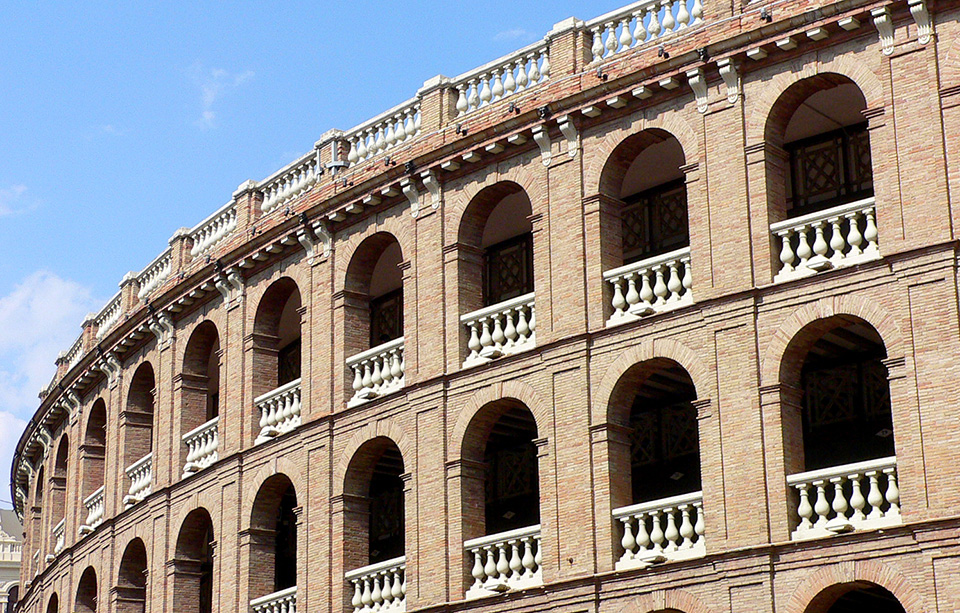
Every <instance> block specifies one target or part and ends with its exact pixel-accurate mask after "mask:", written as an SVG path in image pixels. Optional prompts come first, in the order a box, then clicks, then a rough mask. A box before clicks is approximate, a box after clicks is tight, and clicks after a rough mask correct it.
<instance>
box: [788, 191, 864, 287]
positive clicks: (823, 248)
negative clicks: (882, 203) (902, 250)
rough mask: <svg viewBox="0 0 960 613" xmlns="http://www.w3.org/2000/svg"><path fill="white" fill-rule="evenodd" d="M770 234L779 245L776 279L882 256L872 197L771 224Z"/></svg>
mask: <svg viewBox="0 0 960 613" xmlns="http://www.w3.org/2000/svg"><path fill="white" fill-rule="evenodd" d="M770 233H771V234H772V235H773V236H774V237H775V239H776V241H777V244H779V246H780V262H781V268H780V271H779V272H778V273H777V274H776V276H775V277H774V281H777V282H779V281H787V280H790V279H797V278H802V277H807V276H810V275H814V274H816V273H817V272H820V271H824V270H830V269H833V268H839V267H841V266H853V265H854V264H860V263H862V262H867V261H870V260H876V259H877V258H879V257H880V248H879V246H878V244H877V237H878V232H877V218H876V204H875V202H874V199H873V198H872V197H870V198H865V199H863V200H858V201H856V202H851V203H849V204H843V205H840V206H835V207H833V208H830V209H827V210H825V211H817V212H816V213H810V214H809V215H804V216H802V217H795V218H793V219H788V220H786V221H781V222H778V223H775V224H771V225H770Z"/></svg>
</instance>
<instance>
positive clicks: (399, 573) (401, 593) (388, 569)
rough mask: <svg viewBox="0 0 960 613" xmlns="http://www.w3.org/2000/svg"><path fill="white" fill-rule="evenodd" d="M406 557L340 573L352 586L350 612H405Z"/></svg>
mask: <svg viewBox="0 0 960 613" xmlns="http://www.w3.org/2000/svg"><path fill="white" fill-rule="evenodd" d="M406 569H407V558H406V556H400V557H399V558H393V559H390V560H384V561H383V562H379V563H377V564H371V565H369V566H364V567H363V568H358V569H356V570H352V571H350V572H348V573H345V574H344V578H345V579H346V580H347V581H349V582H350V583H352V584H353V600H352V601H351V604H353V611H354V613H374V612H375V611H377V612H387V611H389V612H391V613H404V612H405V611H406V610H407V596H406V595H407V578H406Z"/></svg>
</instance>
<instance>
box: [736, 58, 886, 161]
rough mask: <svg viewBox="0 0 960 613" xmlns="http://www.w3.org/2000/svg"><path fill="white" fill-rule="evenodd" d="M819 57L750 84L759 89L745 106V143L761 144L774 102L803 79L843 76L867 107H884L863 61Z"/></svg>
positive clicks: (878, 84)
mask: <svg viewBox="0 0 960 613" xmlns="http://www.w3.org/2000/svg"><path fill="white" fill-rule="evenodd" d="M821 60H822V58H820V57H811V58H809V59H808V60H807V61H806V62H805V63H804V64H803V66H802V67H799V68H798V69H796V70H792V71H784V72H780V73H778V74H777V75H776V76H775V77H773V78H772V79H770V80H769V81H768V82H766V83H756V82H755V83H752V84H750V87H751V88H752V87H757V88H759V89H760V91H759V93H758V94H757V95H756V96H751V97H750V98H748V100H750V99H753V100H755V102H753V104H749V103H748V104H749V107H750V108H748V109H747V112H746V117H747V130H746V132H747V140H746V142H747V144H753V143H759V142H763V141H764V140H765V139H766V129H767V122H768V120H769V119H770V115H771V113H772V112H773V110H774V107H775V105H776V104H777V101H779V100H780V97H781V96H782V95H783V94H784V93H785V92H786V91H787V89H789V88H790V86H792V85H794V84H795V83H798V82H800V81H802V80H804V79H808V78H810V77H814V76H817V75H824V74H828V73H833V74H838V75H841V76H844V77H847V78H848V79H850V80H851V81H853V83H854V84H856V86H857V87H859V88H860V91H861V93H863V97H864V99H865V100H866V103H867V108H868V109H871V108H878V107H882V106H884V99H885V95H884V89H883V83H882V81H881V80H880V77H879V76H878V75H877V74H876V73H875V72H874V71H873V70H871V69H870V68H869V67H867V65H866V63H865V62H863V61H858V60H856V59H853V58H851V57H849V56H847V55H841V56H837V57H835V58H832V59H828V60H826V61H821Z"/></svg>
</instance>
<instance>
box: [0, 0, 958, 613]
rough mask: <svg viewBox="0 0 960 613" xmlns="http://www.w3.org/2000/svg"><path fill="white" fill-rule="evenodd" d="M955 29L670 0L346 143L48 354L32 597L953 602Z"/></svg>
mask: <svg viewBox="0 0 960 613" xmlns="http://www.w3.org/2000/svg"><path fill="white" fill-rule="evenodd" d="M934 8H935V9H936V10H934ZM958 40H960V7H955V6H953V3H951V2H945V3H937V5H936V7H930V6H928V5H927V3H925V2H924V0H910V2H909V4H906V3H902V2H894V3H888V4H879V5H877V4H865V3H859V2H853V3H833V4H831V3H821V4H819V5H810V4H809V3H800V2H781V3H776V4H773V5H760V4H757V3H749V4H745V5H743V6H730V5H724V4H723V3H712V2H711V0H704V1H703V2H702V3H701V1H700V0H672V1H671V0H663V2H647V1H645V0H644V1H641V2H638V3H635V4H632V5H630V6H628V7H625V8H624V9H620V10H618V11H614V12H612V13H610V14H608V15H604V16H602V17H599V18H597V19H594V20H592V21H589V22H582V21H580V20H577V19H569V20H566V21H563V22H560V23H558V24H557V25H556V26H555V27H554V29H553V30H552V31H551V32H550V33H548V34H547V35H546V36H545V38H544V39H543V40H542V41H539V42H537V43H534V44H532V45H530V46H528V47H526V48H524V49H522V50H519V51H517V52H516V53H514V54H511V55H508V56H505V57H503V58H500V59H498V60H496V61H494V62H491V63H490V64H487V65H485V66H484V67H482V68H481V69H478V70H475V71H471V72H469V73H466V74H464V75H461V76H459V77H457V78H454V79H448V78H446V77H436V78H433V79H430V80H429V81H427V82H426V83H425V84H424V86H423V87H422V88H421V89H420V90H419V91H418V92H417V94H416V96H415V97H413V98H411V99H410V100H408V101H406V102H404V103H402V104H400V105H398V106H397V107H394V108H393V109H391V110H390V111H388V112H386V113H384V114H382V115H380V116H378V117H376V118H374V119H372V120H370V121H368V122H366V123H364V124H362V125H360V126H358V127H356V128H354V129H353V130H350V131H348V132H341V131H330V132H328V133H326V134H324V135H323V137H322V138H321V140H319V141H318V142H317V144H316V148H315V150H314V151H312V152H310V153H309V154H307V155H304V156H303V157H301V158H299V159H297V160H295V161H294V162H292V163H291V164H289V165H288V166H287V167H285V168H283V169H282V170H280V171H278V172H277V173H275V174H274V175H272V176H270V177H268V178H266V179H264V180H262V181H259V182H257V181H248V182H246V183H244V184H243V185H241V186H240V187H239V188H238V190H237V191H236V192H235V193H234V194H233V197H232V198H231V200H230V201H229V202H228V203H227V204H226V205H225V206H224V207H222V208H221V209H219V210H218V211H216V212H215V213H214V214H212V215H211V216H209V217H208V218H207V219H205V220H204V221H203V222H201V223H200V224H199V225H197V226H196V227H194V228H192V229H182V230H179V231H177V232H176V233H175V234H174V236H173V237H172V238H171V240H170V245H169V248H168V249H166V250H165V251H164V252H163V253H162V254H160V255H159V256H158V257H157V258H156V259H155V260H154V261H153V262H151V263H150V264H149V265H148V266H147V267H146V268H144V269H143V270H142V271H140V272H138V273H131V274H129V275H127V276H126V277H125V278H124V279H123V281H122V282H121V284H120V291H119V293H118V294H117V296H116V297H114V299H112V300H111V301H110V302H109V303H108V304H107V305H106V306H105V307H104V309H103V310H102V311H101V312H100V313H97V314H96V315H94V316H91V318H90V319H89V320H88V321H86V322H84V324H83V333H82V335H81V336H80V338H79V339H78V340H77V342H76V343H75V344H74V345H73V346H72V347H71V348H70V349H69V350H68V351H67V352H65V353H64V354H62V356H61V358H60V359H59V360H58V363H57V364H58V371H57V374H56V377H55V379H54V381H52V382H51V384H50V386H49V388H48V389H47V390H46V391H45V393H44V394H43V398H42V402H41V406H40V407H39V409H38V410H37V413H36V415H35V416H34V418H33V419H32V420H31V422H30V424H29V425H28V427H27V429H26V431H25V432H24V434H23V436H22V438H21V440H20V444H19V446H18V449H17V455H16V457H15V458H14V464H13V474H12V494H13V497H14V500H15V506H16V510H17V512H18V514H19V515H20V516H21V518H22V520H23V524H24V530H25V540H24V547H23V549H24V552H25V555H24V562H23V568H22V571H21V585H22V589H21V601H20V602H21V604H20V610H22V611H29V612H31V613H34V612H36V613H56V612H58V611H87V612H91V611H98V612H104V611H114V612H124V613H126V612H130V613H140V612H145V611H153V612H158V611H176V612H177V613H183V612H185V613H206V612H209V611H222V612H231V611H233V612H239V611H255V612H257V613H261V612H266V613H292V612H293V611H295V610H300V611H311V612H312V611H327V612H329V613H343V612H347V613H375V612H384V613H387V612H395V613H402V612H404V611H414V610H451V611H455V610H477V611H493V610H506V609H507V608H509V609H511V610H529V611H539V610H544V609H545V608H547V607H549V608H551V609H557V610H563V611H565V612H567V613H582V612H586V611H590V612H592V613H619V612H621V611H623V612H629V613H634V612H636V613H646V612H648V611H683V612H686V613H701V612H703V613H706V612H718V613H719V612H721V611H740V610H759V611H778V612H780V611H784V612H789V613H794V612H796V613H805V612H806V613H814V612H816V613H819V612H821V611H822V612H828V611H831V612H833V613H842V612H844V611H854V610H871V611H879V612H881V613H883V612H886V611H909V612H910V613H914V612H930V613H932V612H933V611H939V610H953V609H955V608H957V607H958V606H960V587H958V586H957V582H956V580H955V579H956V577H957V575H958V573H960V559H958V558H957V552H956V547H957V539H956V534H957V530H958V529H960V521H958V520H957V516H956V511H955V508H956V503H957V501H958V499H960V470H958V469H957V466H956V462H955V460H954V455H955V449H956V448H957V446H958V445H960V428H958V427H957V426H956V424H955V423H954V421H955V420H953V418H952V415H951V411H952V398H953V393H952V392H951V390H954V389H955V388H956V380H957V378H956V376H955V375H954V373H953V372H952V371H953V369H954V368H953V364H954V363H955V362H956V361H957V357H960V338H958V335H957V334H956V331H957V329H958V326H960V316H958V299H957V295H958V293H957V291H958V288H957V253H956V249H957V237H956V236H955V230H954V228H955V223H954V216H955V214H954V213H953V211H952V207H951V204H950V203H951V200H952V198H954V197H955V193H954V192H955V191H956V190H957V189H958V185H960V174H958V173H960V166H958V164H957V158H958V155H960V133H956V132H957V131H958V130H960V115H958V114H960V110H958V109H960V105H957V103H956V101H957V98H956V94H957V93H958V92H960V68H958V66H960V64H958V59H957V58H958V57H960V42H957V41H958Z"/></svg>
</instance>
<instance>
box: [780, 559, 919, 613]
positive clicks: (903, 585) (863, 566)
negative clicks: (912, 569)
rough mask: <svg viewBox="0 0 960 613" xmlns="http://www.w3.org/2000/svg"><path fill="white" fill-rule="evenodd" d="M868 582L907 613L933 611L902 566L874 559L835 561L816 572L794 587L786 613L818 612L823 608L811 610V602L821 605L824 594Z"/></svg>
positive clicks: (785, 608) (830, 593)
mask: <svg viewBox="0 0 960 613" xmlns="http://www.w3.org/2000/svg"><path fill="white" fill-rule="evenodd" d="M864 584H869V585H876V586H879V587H882V588H883V589H885V590H887V591H888V592H890V593H891V594H893V596H894V597H895V598H896V599H897V600H898V601H899V602H900V605H901V606H903V608H904V610H906V611H907V613H930V611H932V609H930V608H929V607H927V605H926V603H925V602H924V600H923V597H922V596H921V595H920V593H919V592H917V590H916V589H915V588H914V587H913V585H912V583H911V582H910V580H909V579H907V577H906V576H904V575H903V573H902V572H900V571H899V570H898V569H896V568H894V567H893V566H891V565H890V564H884V563H880V562H877V561H874V560H860V561H855V562H849V563H844V564H834V565H831V566H827V567H824V568H820V569H819V570H816V571H814V572H812V573H811V574H810V575H808V576H807V577H806V578H804V579H803V580H802V581H801V582H800V584H799V585H798V586H797V587H796V589H794V590H793V593H792V594H791V595H790V597H789V599H788V600H787V602H786V606H785V607H784V613H815V612H816V611H819V609H811V608H810V607H811V605H815V604H817V603H818V602H819V601H818V600H817V599H818V597H819V596H821V595H824V594H829V595H833V590H834V589H835V586H844V585H846V586H852V585H864ZM842 589H843V588H841V590H842ZM830 604H832V602H831V603H830ZM828 606H829V605H828ZM824 610H825V609H824Z"/></svg>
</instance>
